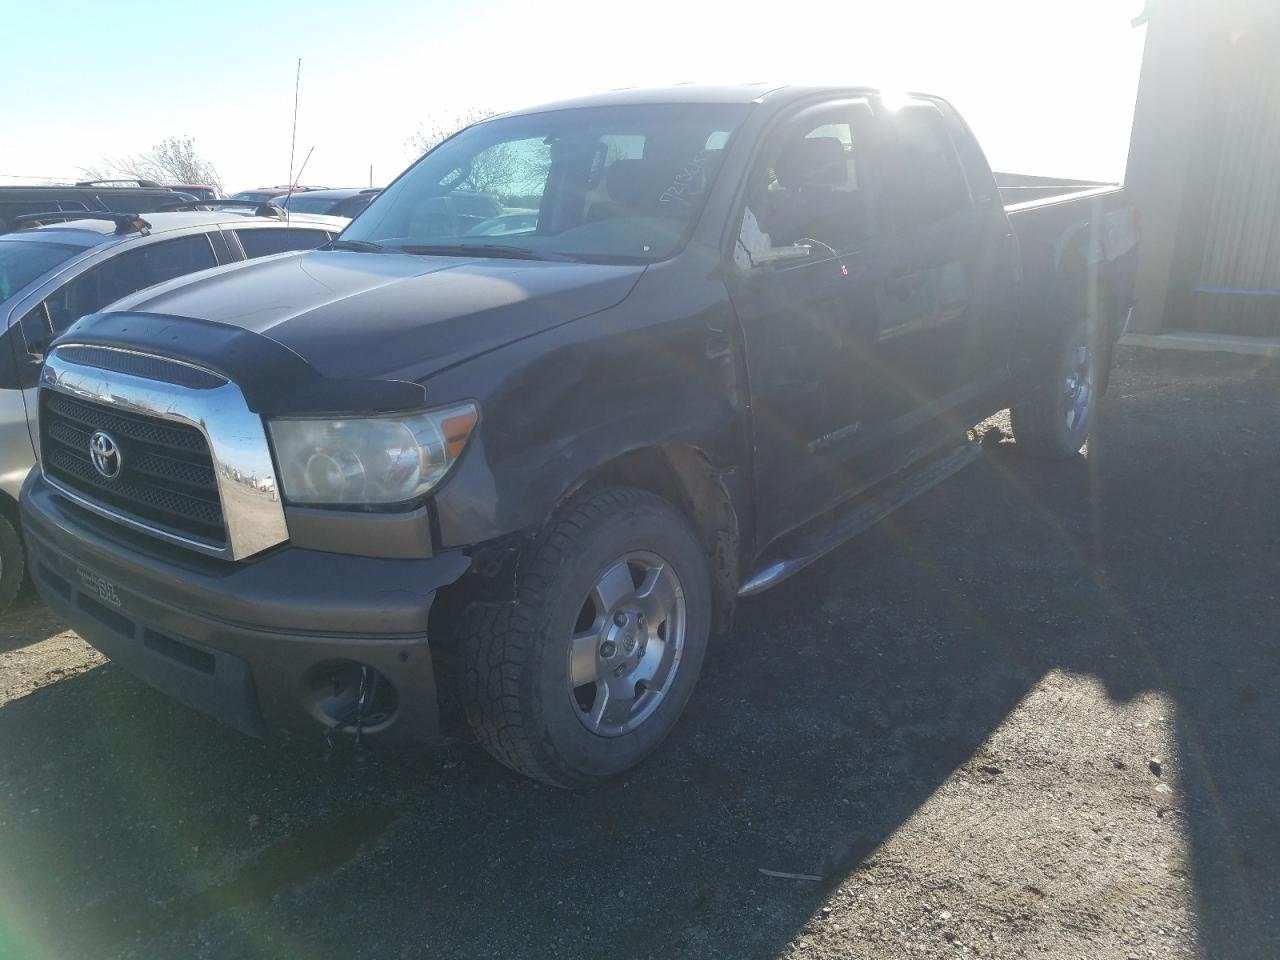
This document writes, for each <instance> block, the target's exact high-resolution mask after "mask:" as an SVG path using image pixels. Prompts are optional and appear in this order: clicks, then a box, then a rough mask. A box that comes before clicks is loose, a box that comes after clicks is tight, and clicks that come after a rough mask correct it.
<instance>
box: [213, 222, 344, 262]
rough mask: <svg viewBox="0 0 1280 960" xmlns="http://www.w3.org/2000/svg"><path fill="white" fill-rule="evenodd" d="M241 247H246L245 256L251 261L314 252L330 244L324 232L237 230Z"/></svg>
mask: <svg viewBox="0 0 1280 960" xmlns="http://www.w3.org/2000/svg"><path fill="white" fill-rule="evenodd" d="M236 236H237V237H239V238H240V245H241V246H243V247H244V255H245V256H246V257H248V258H249V259H250V260H253V259H254V258H255V257H265V256H269V255H270V254H273V253H287V252H288V251H290V250H314V249H315V248H316V247H318V246H320V245H321V244H325V243H328V242H329V235H328V234H327V233H325V232H324V231H323V230H301V229H299V228H297V227H293V228H289V227H258V228H256V229H254V230H237V231H236Z"/></svg>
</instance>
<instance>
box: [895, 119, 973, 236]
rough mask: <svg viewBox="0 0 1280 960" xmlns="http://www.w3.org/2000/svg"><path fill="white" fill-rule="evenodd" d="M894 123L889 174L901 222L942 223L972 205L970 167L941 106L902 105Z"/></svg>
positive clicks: (909, 225)
mask: <svg viewBox="0 0 1280 960" xmlns="http://www.w3.org/2000/svg"><path fill="white" fill-rule="evenodd" d="M888 126H889V132H890V142H889V150H888V154H889V156H888V157H887V160H888V163H887V164H886V167H887V170H886V175H887V177H888V178H889V180H890V183H891V188H892V191H893V197H894V209H895V210H896V211H897V212H898V215H899V216H898V219H899V221H900V225H901V226H903V227H904V228H907V229H910V228H912V227H919V226H924V225H925V224H929V223H936V222H937V221H939V220H943V219H946V218H947V217H949V216H951V215H952V214H954V213H957V212H959V211H961V210H963V209H965V208H966V207H968V206H970V204H971V203H972V200H971V198H970V196H969V184H968V181H967V180H966V179H965V175H964V168H963V167H962V166H961V165H960V157H959V155H958V154H957V153H956V148H955V144H954V143H953V142H952V140H951V135H950V134H949V133H948V132H947V127H946V121H945V120H944V119H943V117H942V114H941V112H939V110H938V108H937V107H935V106H934V105H933V104H931V103H912V104H908V105H906V106H903V107H900V108H899V109H898V110H896V111H893V112H892V113H891V114H890V115H889V124H888Z"/></svg>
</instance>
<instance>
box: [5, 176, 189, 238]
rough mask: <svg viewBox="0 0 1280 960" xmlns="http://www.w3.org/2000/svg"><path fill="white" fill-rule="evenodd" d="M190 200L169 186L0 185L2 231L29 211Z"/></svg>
mask: <svg viewBox="0 0 1280 960" xmlns="http://www.w3.org/2000/svg"><path fill="white" fill-rule="evenodd" d="M183 199H190V198H189V197H188V196H187V195H186V194H182V193H178V192H176V191H174V190H171V189H169V188H168V187H164V186H161V185H160V184H154V185H153V186H146V187H142V186H121V185H118V184H109V183H105V182H99V183H96V184H95V183H80V184H76V185H75V186H73V187H71V186H68V187H56V186H55V187H5V186H0V233H3V232H4V231H5V230H9V229H11V228H12V226H13V225H14V223H15V222H16V220H17V218H19V217H22V216H25V215H27V214H29V213H46V212H48V211H62V212H65V213H75V212H77V211H84V212H86V213H152V212H154V211H157V210H163V209H164V208H165V207H167V206H168V205H170V204H172V203H173V202H174V201H176V200H183Z"/></svg>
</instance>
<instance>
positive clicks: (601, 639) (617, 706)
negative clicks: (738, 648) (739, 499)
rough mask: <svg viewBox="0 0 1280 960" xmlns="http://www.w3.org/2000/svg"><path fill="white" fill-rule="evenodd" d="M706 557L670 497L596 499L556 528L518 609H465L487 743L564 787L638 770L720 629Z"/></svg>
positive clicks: (612, 494) (472, 686)
mask: <svg viewBox="0 0 1280 960" xmlns="http://www.w3.org/2000/svg"><path fill="white" fill-rule="evenodd" d="M710 612H711V582H710V576H709V573H708V570H707V561H706V556H705V554H704V552H703V550H702V547H701V545H700V544H699V542H698V540H697V538H696V537H695V536H694V534H693V532H692V531H691V530H690V528H689V525H688V523H687V522H686V521H685V520H684V518H683V517H682V516H681V515H680V513H679V512H678V511H677V510H676V509H675V508H674V507H672V506H671V505H670V504H669V503H667V502H666V501H665V500H663V499H661V498H660V497H657V496H655V495H653V494H651V493H647V492H645V491H642V490H636V489H632V488H628V487H614V488H610V489H606V490H602V491H599V492H597V493H594V494H592V495H590V496H587V497H585V498H583V499H582V500H580V501H579V502H578V503H577V504H576V505H574V506H573V507H572V508H570V509H569V510H568V511H567V512H566V513H565V514H564V515H563V516H562V517H560V519H558V520H557V521H555V522H554V523H553V524H552V526H551V528H550V529H549V531H548V532H547V534H546V536H544V537H543V539H542V541H541V542H540V544H539V546H538V547H537V548H536V551H535V553H534V556H533V558H532V560H531V562H530V564H529V566H528V570H527V572H526V574H525V575H524V577H523V578H522V581H521V585H520V589H519V594H518V599H517V602H516V603H515V604H514V605H508V606H494V605H484V604H478V605H476V606H473V607H471V608H469V609H468V610H467V611H466V612H465V613H464V615H463V618H462V623H461V633H462V641H463V659H464V667H465V673H464V681H463V698H464V703H465V707H466V714H467V720H468V722H469V724H470V726H471V728H472V730H473V731H474V732H475V734H476V736H477V738H478V739H479V741H480V743H481V744H482V745H483V746H484V747H485V749H486V750H488V751H489V753H490V754H492V755H493V756H494V757H496V758H497V759H498V760H500V761H501V762H502V763H504V764H506V765H507V766H509V767H511V768H512V769H513V770H516V771H518V772H519V773H523V774H525V775H527V776H530V777H534V778H536V779H538V780H543V781H545V782H547V783H551V784H554V785H556V786H561V787H583V786H590V785H592V784H595V783H599V782H601V781H603V780H606V779H608V778H609V777H612V776H616V775H617V774H619V773H622V772H623V771H625V770H628V769H630V768H631V767H633V766H635V765H636V764H637V763H639V762H640V761H641V760H642V759H644V757H645V756H647V755H648V754H649V753H650V752H651V751H652V750H653V749H654V748H656V747H657V746H658V744H659V743H661V741H662V740H663V738H664V737H666V735H667V734H668V733H669V732H670V731H671V728H672V727H673V726H675V723H676V721H677V720H678V719H679V717H680V714H681V713H682V712H683V711H684V707H685V704H686V703H687V702H688V700H689V696H690V694H691V693H692V691H693V687H694V685H695V683H696V682H697V679H698V674H699V672H700V670H701V668H702V659H703V656H704V654H705V653H706V647H707V637H708V635H709V632H710V624H711V614H710Z"/></svg>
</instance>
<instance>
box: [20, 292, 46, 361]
mask: <svg viewBox="0 0 1280 960" xmlns="http://www.w3.org/2000/svg"><path fill="white" fill-rule="evenodd" d="M18 326H19V327H21V328H22V338H23V339H24V340H25V341H26V344H27V352H28V353H30V354H31V355H33V356H42V355H43V354H44V352H45V350H46V349H47V348H48V346H49V341H50V340H52V339H53V338H54V332H53V326H52V325H51V324H50V323H49V311H48V309H47V308H46V307H45V305H44V304H43V303H38V304H36V305H35V307H33V308H32V309H31V310H28V311H27V313H26V314H25V315H24V316H23V318H22V319H21V320H19V321H18Z"/></svg>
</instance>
